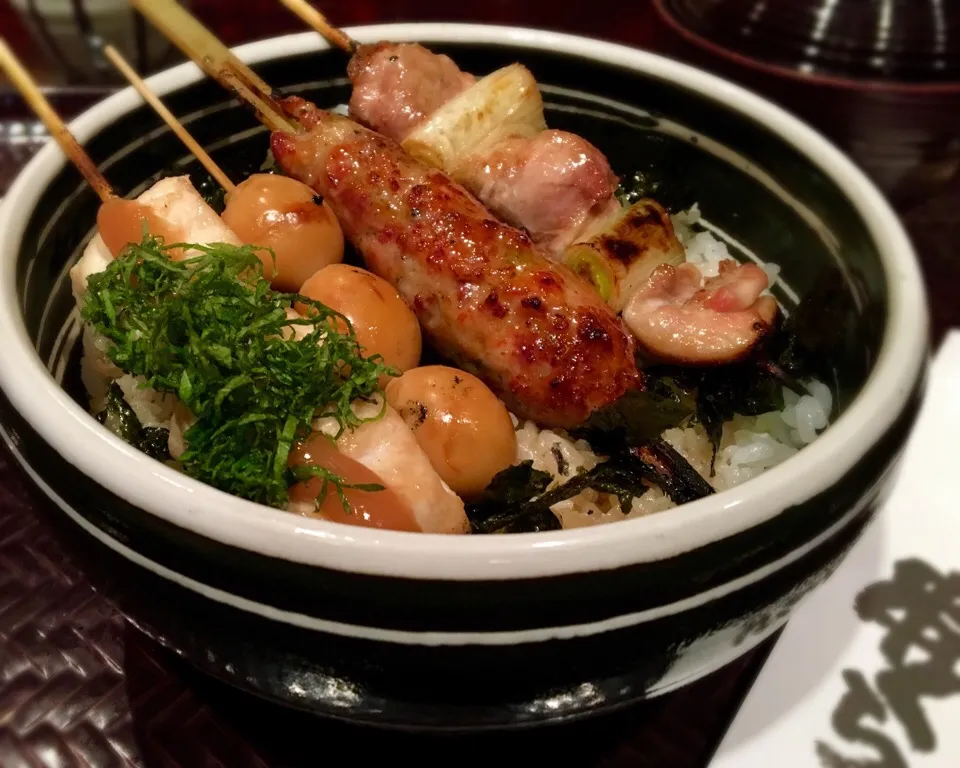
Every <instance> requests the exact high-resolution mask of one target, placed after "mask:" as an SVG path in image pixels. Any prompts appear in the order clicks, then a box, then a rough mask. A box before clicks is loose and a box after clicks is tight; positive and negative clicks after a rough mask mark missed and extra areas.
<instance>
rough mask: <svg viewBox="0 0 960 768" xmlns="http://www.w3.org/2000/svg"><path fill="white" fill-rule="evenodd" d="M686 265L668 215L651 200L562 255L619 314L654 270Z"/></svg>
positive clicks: (618, 216) (640, 202)
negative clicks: (667, 266) (660, 267)
mask: <svg viewBox="0 0 960 768" xmlns="http://www.w3.org/2000/svg"><path fill="white" fill-rule="evenodd" d="M685 260H686V256H685V254H684V249H683V245H681V244H680V241H679V240H677V236H676V235H675V234H674V232H673V224H671V222H670V216H669V214H668V213H667V212H666V211H665V210H664V209H663V207H662V206H661V205H660V204H659V203H657V202H656V201H655V200H651V199H649V198H644V199H643V200H638V201H637V202H636V203H634V204H633V205H631V206H630V207H629V208H625V209H623V210H622V211H621V212H619V213H617V214H616V215H615V216H613V217H612V219H611V220H608V222H607V223H606V224H605V225H602V226H601V228H600V230H599V232H596V234H594V235H593V236H592V237H590V238H589V239H588V240H585V241H583V242H579V243H574V244H573V245H572V246H570V247H569V248H568V249H567V250H566V252H565V253H564V254H563V261H564V263H566V265H567V266H568V267H570V268H571V269H572V270H573V271H574V272H576V273H577V274H578V275H580V276H581V277H582V278H583V279H585V280H586V281H587V282H589V283H590V284H591V285H593V287H594V288H596V289H597V292H598V293H599V294H600V295H601V296H602V297H603V299H604V301H606V302H607V304H609V305H610V306H611V307H612V308H613V309H614V310H615V311H617V312H620V311H621V310H622V309H623V308H624V306H626V304H627V301H628V300H629V299H630V297H631V296H632V295H633V293H634V292H635V291H636V290H637V289H638V288H640V286H642V285H643V284H644V283H645V282H646V281H647V279H648V278H649V277H650V275H651V274H652V273H653V270H655V269H656V268H657V267H658V266H660V265H661V264H670V265H672V266H679V265H680V264H683V263H684V261H685Z"/></svg>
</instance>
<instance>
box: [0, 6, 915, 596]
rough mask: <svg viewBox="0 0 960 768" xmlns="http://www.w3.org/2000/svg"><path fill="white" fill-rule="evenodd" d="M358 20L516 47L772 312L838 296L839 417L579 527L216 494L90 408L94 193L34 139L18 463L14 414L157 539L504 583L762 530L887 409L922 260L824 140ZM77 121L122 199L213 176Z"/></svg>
mask: <svg viewBox="0 0 960 768" xmlns="http://www.w3.org/2000/svg"><path fill="white" fill-rule="evenodd" d="M353 32H354V34H356V36H357V37H359V38H360V39H361V40H371V41H372V40H377V39H381V38H390V39H394V40H405V39H409V40H418V41H422V42H424V43H425V44H428V45H430V47H432V48H433V49H435V50H439V51H443V52H447V53H450V54H451V55H453V56H454V57H455V58H456V60H457V61H458V63H459V64H460V65H461V67H463V68H464V69H466V70H469V71H474V72H488V71H492V70H493V69H495V68H497V67H499V66H502V65H505V64H508V63H510V62H513V61H515V60H517V59H521V60H522V61H523V62H524V63H525V64H526V65H527V66H529V67H530V69H531V70H532V71H533V73H534V74H535V75H536V76H537V77H538V80H539V81H540V82H541V84H542V87H543V91H544V95H545V99H546V101H547V110H548V123H549V124H550V125H551V126H552V127H557V128H565V129H569V130H572V131H575V132H577V133H580V134H582V135H584V136H585V137H587V138H588V139H590V140H591V141H593V142H594V143H595V144H597V145H598V146H599V147H600V148H601V149H602V150H603V151H604V152H605V153H606V154H607V155H608V157H609V158H610V159H611V162H612V165H613V167H614V170H615V171H616V172H617V173H619V174H621V176H628V175H629V174H631V173H633V172H635V171H638V170H639V171H642V172H643V173H645V174H646V175H647V177H648V179H649V181H650V182H651V184H652V185H653V187H654V188H655V191H654V195H655V196H656V197H657V198H658V199H660V200H661V201H662V202H663V203H664V204H665V205H667V206H668V207H670V208H671V209H672V210H673V211H679V210H682V209H684V208H686V207H688V206H689V205H691V204H693V203H698V204H699V205H700V207H701V210H702V211H703V213H704V216H705V217H706V219H707V220H708V221H709V223H710V225H711V227H713V228H714V229H715V231H716V233H718V235H719V236H721V237H724V238H725V239H727V241H728V243H729V244H730V246H731V249H732V250H733V251H734V252H735V253H738V255H740V256H741V257H743V258H754V257H760V258H762V259H764V260H767V261H773V262H776V263H778V264H780V265H781V266H782V268H783V275H784V277H785V279H786V284H785V285H779V286H777V288H776V292H777V295H778V296H779V298H780V299H781V300H782V301H783V303H784V305H785V306H786V307H788V308H789V307H790V306H791V305H793V304H794V303H795V301H796V297H797V296H804V295H806V294H808V293H809V292H810V291H814V290H816V291H824V293H823V295H824V296H825V297H826V299H825V300H830V301H834V302H835V303H836V305H837V312H836V313H834V314H833V315H831V318H833V319H832V320H831V321H830V323H829V327H825V328H823V329H821V332H822V333H823V334H826V335H827V336H828V337H829V344H827V345H826V347H825V349H826V350H827V352H826V353H825V356H824V359H823V361H822V362H823V373H822V377H823V378H824V379H825V380H826V381H827V382H828V383H829V384H831V386H832V387H833V388H834V389H835V390H836V395H837V399H838V403H839V411H840V412H839V415H838V414H836V413H835V414H834V418H835V423H833V424H832V425H831V427H830V428H829V429H828V430H827V431H826V432H825V433H824V434H823V435H822V436H821V437H820V438H819V439H818V440H817V441H816V442H815V443H814V444H813V445H812V446H810V447H809V448H806V449H804V450H803V451H801V452H800V454H799V455H797V456H796V457H794V458H792V459H790V460H788V461H787V462H785V463H784V464H782V465H781V466H778V467H776V468H774V469H772V470H770V471H768V472H767V473H765V474H763V475H762V476H761V477H759V478H757V479H755V480H752V481H750V482H748V483H746V484H745V485H743V486H741V487H738V488H736V489H733V490H730V491H727V492H724V493H721V494H718V495H716V496H714V497H711V498H707V499H704V500H702V501H698V502H695V503H693V504H689V505H687V506H685V507H684V508H683V509H681V510H678V511H671V512H667V513H663V514H657V515H653V516H650V517H647V518H642V519H638V520H631V521H626V522H622V523H617V524H615V525H610V526H597V527H592V528H589V529H577V530H567V531H558V532H553V533H539V534H517V535H511V536H507V537H502V536H495V537H478V536H474V537H456V538H450V537H442V536H431V535H424V534H404V533H397V532H383V531H376V530H370V529H360V528H354V527H349V526H340V525H336V524H331V523H325V522H323V521H318V520H305V519H302V518H298V517H294V516H292V515H289V514H287V513H284V512H280V511H277V510H271V509H267V508H264V507H261V506H258V505H254V504H251V503H248V502H245V501H242V500H240V499H236V498H232V497H229V496H227V495H225V494H223V493H220V492H218V491H216V490H215V489H212V488H209V487H207V486H204V485H202V484H200V483H198V482H195V481H193V480H191V479H189V478H186V477H184V476H182V475H180V474H178V473H176V472H175V471H173V470H171V469H168V468H167V467H164V466H162V465H160V464H158V463H156V462H153V461H152V460H150V459H148V458H146V457H144V456H142V455H139V454H138V453H137V452H136V451H135V450H133V449H132V448H130V447H129V446H127V445H125V444H124V443H122V442H121V441H120V440H119V439H117V438H115V437H114V436H113V435H111V434H110V433H108V432H107V430H106V429H104V428H103V427H102V426H101V425H99V424H98V423H97V422H96V421H95V420H94V419H93V418H91V417H90V416H89V414H87V412H86V409H85V405H84V403H83V398H82V392H81V390H80V386H79V382H78V377H77V367H78V365H77V361H78V354H79V350H78V344H77V326H76V324H75V322H74V321H73V320H72V319H71V313H72V311H73V304H72V299H71V296H70V290H69V285H68V280H67V269H68V267H69V265H70V264H71V263H72V262H73V260H74V259H75V258H77V257H78V255H79V253H80V252H81V250H82V247H83V245H84V244H85V243H86V242H87V240H88V238H89V237H90V236H91V235H92V227H93V223H94V216H95V212H96V209H97V205H98V200H97V199H96V197H95V196H94V194H93V193H92V192H91V191H90V190H89V189H88V188H87V187H86V186H85V185H84V184H83V183H82V182H81V180H80V179H79V176H78V174H77V173H76V171H75V170H74V169H73V168H71V167H68V166H65V164H64V161H63V157H62V155H61V153H60V152H59V150H58V149H57V148H56V147H55V146H48V147H47V148H45V149H44V150H43V151H42V152H40V153H39V154H38V156H37V157H36V158H35V159H34V160H33V161H32V162H31V164H30V165H29V166H28V168H27V169H26V170H25V171H24V172H23V174H22V175H21V176H20V177H19V178H18V180H17V181H16V183H15V184H14V185H13V187H12V188H11V190H10V193H9V194H8V196H7V199H6V200H5V201H4V203H3V207H2V211H0V254H2V256H0V258H2V262H0V335H2V337H3V338H4V340H5V341H4V346H3V349H2V351H0V385H2V388H3V392H4V395H5V397H6V399H7V400H8V401H9V404H10V405H11V406H12V408H11V409H10V413H11V414H12V415H11V418H10V420H8V422H7V426H6V427H5V433H6V437H7V439H8V442H10V443H11V444H12V445H14V446H15V447H16V448H18V449H19V451H20V454H21V455H22V456H25V459H24V460H25V462H26V463H27V464H28V465H32V466H34V467H36V466H38V465H39V464H42V463H43V462H44V461H46V460H45V459H44V458H43V457H41V456H26V453H27V452H29V451H30V450H31V449H30V448H29V446H27V445H26V444H25V443H23V442H21V441H19V440H18V437H17V431H18V429H20V428H29V429H30V430H32V431H35V432H36V433H37V434H38V435H39V436H40V437H41V438H42V440H43V441H45V442H46V443H47V444H48V445H49V446H52V448H53V450H54V452H55V453H56V454H57V455H58V456H59V457H60V458H61V460H62V461H63V462H64V463H65V465H66V466H67V467H69V468H71V469H72V470H73V471H76V472H78V473H81V474H82V475H84V476H86V477H89V478H92V479H93V480H94V481H95V483H96V484H97V486H98V487H100V488H101V489H103V490H104V491H105V492H106V493H108V494H109V495H110V496H111V497H112V498H114V499H117V500H119V501H120V502H122V503H124V504H129V505H132V506H134V507H137V508H140V509H143V510H146V511H147V512H148V513H150V520H151V521H152V522H149V523H144V524H143V525H146V526H147V527H148V528H150V530H153V531H154V532H155V533H156V535H157V536H158V537H159V536H161V535H165V534H163V533H162V532H163V531H169V530H173V529H177V530H184V531H188V532H191V533H192V534H196V535H197V536H199V537H202V538H204V539H209V540H213V541H216V542H219V543H222V544H225V545H227V546H230V547H236V548H239V549H242V550H247V551H252V552H256V553H260V554H262V555H265V556H267V557H277V558H282V559H284V560H287V561H291V562H294V563H298V564H303V565H308V566H309V565H316V566H323V567H326V568H333V569H341V570H345V571H350V572H359V573H366V574H374V575H393V576H402V577H409V578H437V579H445V580H455V581H456V580H470V579H479V578H482V579H495V580H499V579H510V578H515V577H531V576H551V575H558V574H564V573H577V572H588V571H596V570H601V569H607V568H614V567H618V566H622V565H627V564H633V563H641V562H648V561H656V560H660V559H663V558H668V557H671V556H674V555H677V554H679V553H683V552H688V551H691V550H694V549H696V548H699V547H702V546H705V545H707V544H710V543H712V542H716V541H718V540H721V539H724V538H725V537H729V536H731V535H734V534H738V533H741V532H743V531H746V530H749V529H751V528H754V527H756V526H760V525H761V524H764V523H767V522H769V521H771V520H773V519H774V518H776V517H777V516H779V515H781V514H782V513H784V512H785V511H787V510H791V509H797V508H799V507H802V505H804V504H805V503H806V502H808V501H810V500H811V499H813V498H815V497H817V496H818V495H820V494H823V493H824V492H827V491H828V490H829V489H831V488H833V487H835V486H837V484H838V483H840V482H841V480H842V478H843V477H844V476H845V474H846V473H848V472H850V471H851V469H852V468H854V467H855V466H856V465H857V463H858V462H859V461H861V459H862V458H863V456H864V454H865V453H866V452H867V450H868V449H869V448H870V447H871V446H872V445H873V444H874V443H875V442H876V441H877V440H878V438H879V437H880V436H881V435H882V434H884V432H885V431H886V430H887V429H888V428H889V427H890V426H891V425H892V424H893V423H894V421H895V420H896V419H897V418H898V416H899V415H900V412H901V411H902V410H903V408H904V404H905V403H906V402H907V400H908V397H909V394H910V392H911V391H912V389H913V387H914V384H915V382H916V380H917V377H918V375H919V371H920V369H921V367H922V364H923V360H924V356H925V350H926V348H925V343H926V314H925V305H924V297H923V291H922V287H921V282H920V277H919V273H918V270H917V265H916V261H915V258H914V255H913V252H912V250H911V248H910V245H909V243H908V241H907V239H906V237H905V235H904V233H903V230H902V229H901V227H900V225H899V224H898V222H897V220H896V217H895V216H894V215H893V213H892V212H891V210H890V209H889V207H888V206H887V205H886V203H885V202H884V201H883V199H882V197H881V195H880V194H879V193H878V192H877V191H876V189H875V188H874V187H873V186H872V185H871V184H870V183H869V182H868V181H867V180H866V178H865V177H864V176H863V175H862V174H861V173H860V172H859V171H858V170H857V169H856V168H855V167H854V166H853V165H852V164H851V163H850V162H849V161H848V160H847V159H846V157H844V156H843V155H842V154H841V153H840V152H839V151H837V150H836V149H835V148H834V147H833V146H831V145H830V144H829V143H828V142H826V141H825V140H824V139H822V138H821V137H820V136H819V135H818V134H816V133H815V132H813V131H812V130H810V129H809V128H807V127H806V126H805V125H803V124H801V123H800V122H798V121H797V120H795V119H794V118H792V117H790V116H789V115H788V114H786V113H785V112H783V111H781V110H779V109H778V108H776V107H774V106H772V105H771V104H769V103H768V102H766V101H764V100H762V99H761V98H759V97H757V96H755V95H753V94H751V93H748V92H747V91H744V90H742V89H740V88H738V87H736V86H734V85H731V84H730V83H727V82H725V81H722V80H719V79H717V78H714V77H712V76H710V75H709V74H706V73H704V72H701V71H698V70H694V69H692V68H689V67H686V66H684V65H681V64H678V63H676V62H672V61H668V60H665V59H662V58H659V57H657V56H653V55H650V54H646V53H643V52H640V51H637V50H633V49H628V48H625V47H621V46H616V45H611V44H607V43H600V42H597V41H591V40H586V39H582V38H576V37H571V36H565V35H559V34H553V33H546V32H541V31H533V30H521V29H503V28H493V27H478V26H466V25H446V24H444V25H429V24H428V25H393V26H385V27H367V28H360V29H356V30H353ZM239 54H240V55H241V56H242V57H243V58H245V59H246V60H248V61H250V62H254V63H256V69H257V70H258V71H259V72H260V74H261V75H262V76H263V77H265V79H266V80H267V81H268V82H270V83H271V84H272V85H274V86H275V87H277V88H279V89H281V90H283V91H284V92H286V93H297V94H299V95H302V96H304V97H306V98H309V99H312V100H315V101H316V102H317V103H318V104H320V105H321V106H333V105H336V104H341V103H343V102H345V101H346V99H347V96H348V93H349V90H348V88H349V86H348V83H347V81H346V79H345V78H344V76H343V67H344V63H345V62H344V58H343V57H342V55H341V54H339V53H338V52H333V51H328V50H325V47H324V45H323V44H322V43H321V42H320V41H319V39H318V38H317V36H316V35H314V34H312V33H306V34H302V35H293V36H289V37H285V38H280V39H275V40H269V41H264V42H261V43H255V44H251V45H247V46H243V47H242V48H241V49H240V50H239ZM150 84H151V86H152V87H153V88H154V89H155V90H156V91H157V92H158V93H160V94H163V95H164V96H165V101H166V103H167V104H168V106H169V107H170V108H171V109H172V111H173V112H174V113H176V114H177V115H179V116H181V118H182V119H183V122H184V123H185V124H186V126H187V127H188V129H189V130H190V131H191V132H192V133H193V135H194V136H195V137H196V138H197V139H198V140H199V141H200V142H201V143H202V144H203V145H205V146H206V147H207V148H208V149H209V150H210V152H211V154H212V155H213V157H214V158H215V159H216V160H217V161H218V162H219V163H220V164H221V165H222V166H223V167H224V168H225V169H226V170H227V172H228V173H229V174H231V175H234V176H237V175H239V174H242V173H248V172H250V171H253V170H256V168H257V167H258V166H259V164H260V163H261V162H262V161H263V159H264V157H265V153H266V150H267V134H266V132H265V130H264V129H263V128H262V127H260V126H259V125H258V123H257V122H256V120H255V119H254V117H253V116H252V115H251V114H250V113H248V112H247V111H246V110H245V109H243V108H241V107H239V106H237V105H236V104H235V103H234V102H232V101H231V100H230V98H229V95H228V94H226V93H225V92H224V91H223V90H221V89H220V87H219V86H217V85H216V84H214V83H212V82H211V81H209V80H208V79H206V78H205V77H203V76H202V75H201V73H200V72H199V70H198V69H197V68H196V67H194V66H193V65H190V64H187V65H183V66H180V67H177V68H175V69H173V70H170V71H167V72H164V73H161V74H159V75H157V76H155V77H153V78H151V79H150ZM73 128H74V130H75V132H76V134H77V136H78V137H79V138H80V140H81V141H83V142H84V144H85V145H86V147H87V148H88V150H89V152H90V154H91V155H92V156H93V158H94V160H95V161H96V162H97V163H98V164H99V165H100V167H101V168H102V169H103V171H104V172H105V174H106V175H107V177H108V178H109V180H110V181H111V183H113V184H114V185H115V187H116V189H117V191H118V192H119V193H120V194H122V195H132V194H137V193H138V192H140V191H142V190H143V189H145V188H146V187H147V186H148V185H149V184H150V183H151V182H152V181H153V180H155V179H156V178H157V177H158V176H159V175H163V174H169V173H183V172H187V173H190V174H191V175H193V176H194V178H195V179H196V181H197V183H198V184H201V183H202V184H209V180H208V179H206V177H205V175H204V173H203V172H202V171H201V169H200V168H199V166H198V164H197V163H196V162H195V161H194V160H193V159H192V157H190V156H189V155H188V154H187V153H186V151H185V150H184V148H183V146H182V145H181V144H180V142H179V140H178V139H176V137H174V136H173V135H172V134H171V133H170V131H169V130H168V129H167V128H166V127H165V126H163V125H162V124H161V123H160V121H159V119H158V118H156V117H155V116H154V114H153V113H152V112H151V111H150V110H149V109H148V108H147V107H145V106H142V104H141V102H140V99H139V97H138V96H136V94H134V93H133V92H132V91H131V90H130V89H127V90H125V91H123V92H121V93H119V94H118V95H116V96H113V97H111V98H109V99H107V100H106V101H105V102H103V103H101V104H99V105H97V106H96V107H94V108H93V109H91V110H90V111H88V112H86V113H85V114H84V115H82V116H81V117H80V118H78V119H77V120H76V121H74V123H73ZM65 471H66V470H65ZM38 474H42V473H41V472H38ZM41 479H42V478H41ZM117 524H118V526H120V528H122V527H123V525H127V524H129V521H122V522H118V523H117ZM151 526H152V528H151ZM164 526H167V528H164ZM151 535H154V534H151Z"/></svg>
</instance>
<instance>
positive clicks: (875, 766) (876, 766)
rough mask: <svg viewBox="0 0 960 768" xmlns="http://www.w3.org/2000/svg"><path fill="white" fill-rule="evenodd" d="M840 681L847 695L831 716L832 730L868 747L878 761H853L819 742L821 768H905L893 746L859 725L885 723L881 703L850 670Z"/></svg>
mask: <svg viewBox="0 0 960 768" xmlns="http://www.w3.org/2000/svg"><path fill="white" fill-rule="evenodd" d="M843 679H844V681H845V682H846V684H847V689H848V690H847V692H846V693H845V694H844V695H843V698H842V699H841V700H840V704H839V706H837V708H836V709H835V710H834V712H833V718H832V722H833V728H834V730H835V731H836V732H837V733H838V734H839V735H840V736H842V737H843V738H844V739H846V740H847V741H851V742H859V743H861V744H868V745H870V746H871V747H873V748H874V749H876V751H877V752H878V753H879V755H880V761H879V762H877V761H875V760H857V759H852V758H848V757H843V756H842V755H840V754H838V753H837V752H835V751H834V750H833V749H832V748H831V747H830V746H828V745H827V744H824V743H823V742H821V741H818V742H817V755H818V756H819V758H820V763H821V765H823V766H824V768H908V767H907V762H906V760H904V759H903V755H901V754H900V750H899V749H898V748H897V745H896V744H895V743H894V742H893V741H892V740H891V739H890V738H888V737H887V736H885V735H884V734H883V732H881V731H879V730H875V729H873V728H867V727H866V726H864V725H863V723H862V721H863V720H864V719H865V718H867V717H870V718H873V719H874V720H876V721H877V722H878V723H883V722H886V720H887V712H886V710H885V708H884V706H883V702H882V701H881V700H880V699H879V697H878V696H877V695H876V694H875V693H874V692H873V691H872V690H870V686H869V685H867V681H866V680H865V679H864V677H863V675H862V674H861V673H859V672H857V671H854V670H850V669H847V670H844V672H843Z"/></svg>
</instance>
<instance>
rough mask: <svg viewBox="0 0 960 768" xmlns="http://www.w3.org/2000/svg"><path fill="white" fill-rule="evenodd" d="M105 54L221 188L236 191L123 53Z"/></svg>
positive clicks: (106, 50) (111, 49) (107, 50)
mask: <svg viewBox="0 0 960 768" xmlns="http://www.w3.org/2000/svg"><path fill="white" fill-rule="evenodd" d="M103 52H104V54H105V55H106V57H107V58H108V59H110V61H111V62H112V63H113V65H114V66H115V67H116V68H117V69H118V70H120V73H121V74H122V75H123V76H124V77H125V78H126V79H127V81H128V82H129V83H130V85H132V86H133V87H134V88H136V89H137V92H138V93H139V94H140V95H141V96H142V97H143V100H144V101H146V102H147V104H149V105H150V106H151V107H152V108H153V110H154V111H155V112H156V113H157V114H158V115H160V117H161V118H163V121H164V122H165V123H166V124H167V125H168V126H169V127H170V130H171V131H173V132H174V133H175V134H177V137H178V138H179V139H180V141H182V142H183V143H184V144H185V145H186V146H187V149H189V150H190V151H191V152H192V153H193V154H194V156H195V157H196V158H197V160H199V161H200V163H201V165H203V167H204V168H206V169H207V171H209V173H210V175H211V176H213V178H215V179H216V180H217V182H218V183H219V184H220V186H221V187H223V188H224V189H225V190H226V191H227V192H232V191H233V190H234V189H236V185H235V184H234V183H233V182H232V181H230V177H229V176H227V174H225V173H224V172H223V169H222V168H220V166H219V165H217V164H216V163H215V162H214V161H213V158H212V157H210V155H208V154H207V152H206V150H205V149H204V148H203V147H201V146H200V145H199V144H198V143H197V140H196V139H194V138H193V136H191V135H190V133H189V132H188V131H187V129H186V128H184V127H183V124H182V123H181V122H180V121H179V120H177V118H176V117H174V115H173V113H172V112H171V111H170V110H169V109H167V107H166V106H165V105H164V103H163V102H162V101H160V99H159V97H158V96H157V95H156V94H155V93H153V91H151V90H150V88H149V86H148V85H147V84H146V83H145V82H144V81H143V78H141V77H140V75H138V74H137V73H136V72H135V71H134V69H133V67H131V66H130V64H129V63H127V60H126V59H124V58H123V56H122V55H121V53H120V52H119V51H118V50H117V49H116V48H114V47H113V46H112V45H108V46H107V47H106V48H104V50H103Z"/></svg>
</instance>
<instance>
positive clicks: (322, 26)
mask: <svg viewBox="0 0 960 768" xmlns="http://www.w3.org/2000/svg"><path fill="white" fill-rule="evenodd" d="M280 3H281V4H282V5H283V6H284V7H285V8H286V9H287V10H288V11H290V12H291V13H293V14H294V15H296V16H299V17H300V19H301V20H302V21H304V22H305V23H306V24H307V26H310V27H313V29H315V30H316V31H317V32H319V33H320V35H321V36H322V37H323V38H324V39H325V40H326V41H327V42H328V43H330V44H331V45H333V46H334V47H336V48H340V49H341V50H344V51H346V52H347V53H351V54H352V53H354V52H355V51H356V50H357V48H358V47H359V46H360V44H359V43H358V42H357V41H356V40H354V39H353V38H352V37H350V35H348V34H347V33H346V32H344V31H343V30H342V29H340V28H339V27H336V26H334V25H333V24H331V23H330V21H329V20H328V19H327V17H326V16H324V15H323V14H322V13H321V12H320V11H318V10H317V9H316V8H315V7H314V6H312V5H310V3H308V2H307V0H280Z"/></svg>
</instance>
